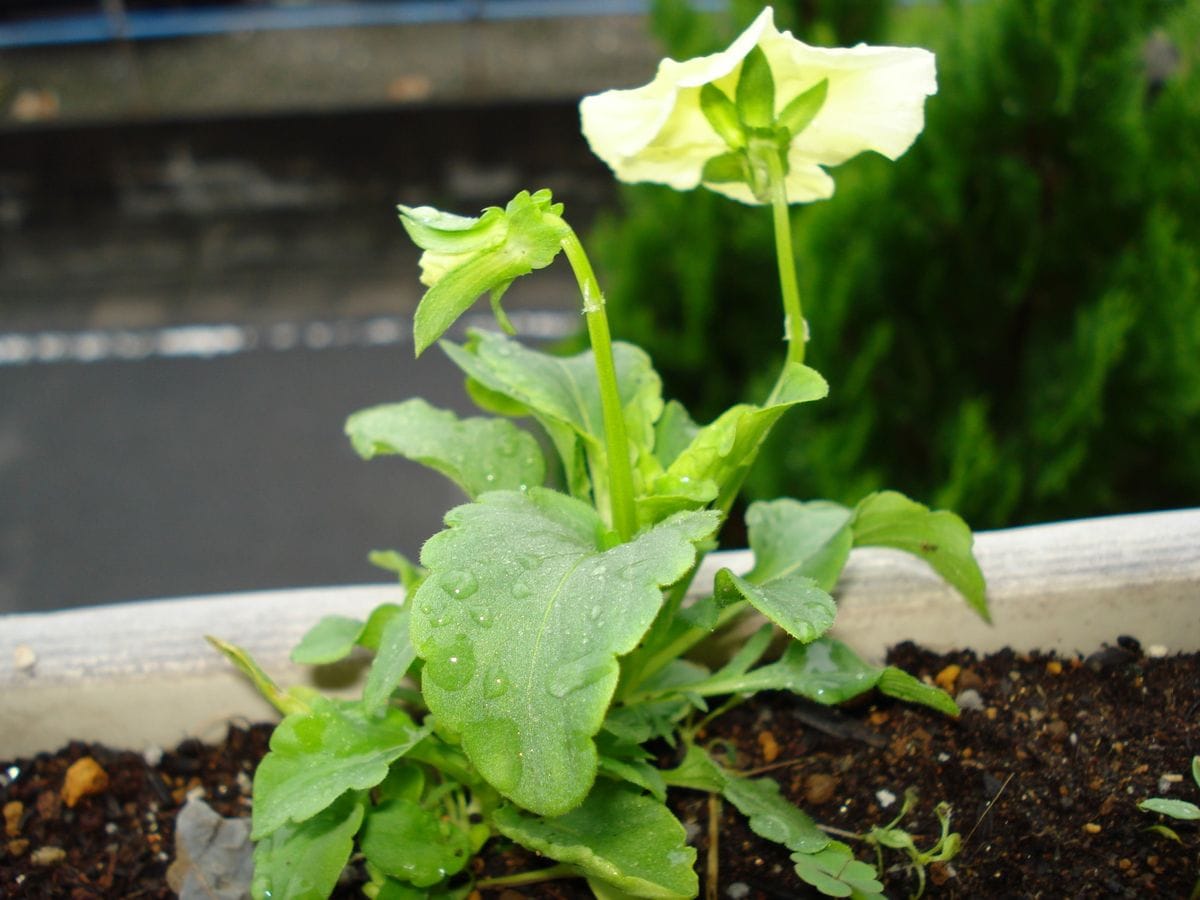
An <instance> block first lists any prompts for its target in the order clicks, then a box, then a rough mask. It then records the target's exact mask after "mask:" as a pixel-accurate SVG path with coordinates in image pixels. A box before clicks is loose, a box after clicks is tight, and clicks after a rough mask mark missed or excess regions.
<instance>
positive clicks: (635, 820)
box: [494, 781, 699, 898]
mask: <svg viewBox="0 0 1200 900" xmlns="http://www.w3.org/2000/svg"><path fill="white" fill-rule="evenodd" d="M494 820H495V824H496V828H497V829H498V830H499V831H500V832H501V833H502V834H503V835H505V836H506V837H508V838H511V839H512V840H514V841H516V842H517V843H519V844H521V845H523V846H525V847H528V848H529V849H531V850H535V851H537V852H538V853H541V854H542V855H544V856H548V857H550V858H551V859H556V860H558V861H559V862H563V863H568V864H570V865H573V866H576V867H578V868H579V869H580V870H581V871H583V872H584V873H585V874H586V875H587V876H588V877H589V878H594V879H598V880H600V881H603V882H605V883H606V884H609V885H612V886H613V887H614V888H616V889H617V890H620V891H625V892H628V893H630V894H633V895H634V896H637V897H660V898H688V897H694V896H696V892H697V890H698V889H699V884H698V880H697V878H696V873H695V871H694V869H693V866H694V865H695V861H696V851H695V850H694V849H693V848H691V847H689V846H687V843H686V842H687V834H686V832H685V831H684V830H683V826H682V825H680V824H679V821H678V820H677V819H676V818H675V816H673V815H672V814H671V811H670V810H669V809H667V807H666V806H664V805H663V804H662V803H660V802H658V801H656V800H654V799H652V798H650V797H647V796H645V795H643V794H640V793H638V792H637V791H636V790H634V789H632V788H629V787H627V786H625V785H619V784H614V783H612V782H607V781H599V782H597V783H596V787H595V788H594V789H593V790H592V792H591V793H590V794H588V796H587V798H586V800H585V801H584V802H583V804H582V805H581V806H579V807H577V808H576V809H574V810H572V811H571V812H569V813H566V814H565V815H562V816H558V817H556V818H537V817H534V816H530V815H528V814H526V813H523V812H521V811H520V810H518V809H517V808H515V807H513V806H502V807H500V808H499V809H498V810H496V813H495V819H494Z"/></svg>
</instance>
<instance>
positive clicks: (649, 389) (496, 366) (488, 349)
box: [442, 332, 663, 508]
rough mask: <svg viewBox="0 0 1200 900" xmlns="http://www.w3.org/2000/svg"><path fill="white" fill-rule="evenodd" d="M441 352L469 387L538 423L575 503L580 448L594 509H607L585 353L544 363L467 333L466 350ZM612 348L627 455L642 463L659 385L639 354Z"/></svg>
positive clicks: (499, 339) (596, 394)
mask: <svg viewBox="0 0 1200 900" xmlns="http://www.w3.org/2000/svg"><path fill="white" fill-rule="evenodd" d="M442 349H443V350H445V351H446V355H447V356H449V357H450V359H451V360H452V361H453V362H454V363H455V365H457V366H458V367H459V368H460V369H462V370H463V371H464V372H465V373H466V374H467V375H468V376H470V378H471V379H472V380H474V381H475V382H477V383H478V384H479V385H481V386H482V387H483V388H485V389H486V390H487V391H489V392H491V393H492V394H494V395H500V396H502V397H506V398H508V400H509V401H510V402H512V403H515V404H517V405H518V406H517V408H518V409H521V410H523V411H526V412H527V414H529V415H532V416H533V417H534V418H535V419H537V421H538V423H539V424H540V425H541V426H542V427H543V428H545V429H546V432H547V434H549V435H550V439H551V440H552V441H553V443H554V446H555V449H556V450H557V451H558V453H559V456H560V457H561V459H562V462H563V466H564V467H565V469H566V471H567V475H568V482H569V483H570V485H571V492H572V494H573V495H575V496H580V493H579V490H578V489H579V486H580V480H581V478H582V477H586V473H585V472H583V471H581V469H580V463H581V458H580V457H581V452H580V451H581V449H582V451H583V454H585V455H586V459H587V463H588V467H589V469H590V473H591V477H592V481H593V488H594V489H595V491H596V494H597V506H599V508H606V506H607V504H606V503H604V502H602V501H603V500H604V499H605V498H606V497H607V465H606V462H605V460H606V456H605V444H604V417H603V413H602V410H601V402H600V387H599V383H598V382H597V379H596V364H595V358H594V357H593V355H592V353H591V351H590V350H589V351H585V352H583V353H580V354H577V355H575V356H567V357H562V356H551V355H550V354H548V353H540V352H538V351H536V350H531V349H529V348H527V347H523V346H522V345H521V344H519V343H517V342H516V341H512V340H509V339H508V338H506V337H504V336H503V335H500V334H493V333H487V332H473V333H472V335H471V340H470V341H469V342H468V343H467V344H466V345H465V346H458V345H455V344H452V343H450V342H448V341H444V342H443V343H442ZM612 349H613V362H614V365H615V367H616V371H617V387H618V391H619V393H620V395H621V405H622V408H623V410H624V413H625V424H626V430H627V433H628V437H629V442H630V445H631V448H632V450H633V452H634V454H635V455H641V454H645V455H647V456H649V455H650V454H651V453H652V448H653V446H654V437H655V433H654V424H655V422H656V421H657V420H658V417H659V416H660V415H661V414H662V410H663V402H662V382H661V380H660V379H659V377H658V374H657V373H656V372H655V371H654V368H653V366H652V365H651V363H650V357H649V356H647V355H646V353H645V352H644V351H642V350H641V349H639V348H637V347H634V346H633V345H632V344H625V343H621V342H620V341H618V342H615V343H614V344H613V347H612ZM580 444H582V448H581V447H580Z"/></svg>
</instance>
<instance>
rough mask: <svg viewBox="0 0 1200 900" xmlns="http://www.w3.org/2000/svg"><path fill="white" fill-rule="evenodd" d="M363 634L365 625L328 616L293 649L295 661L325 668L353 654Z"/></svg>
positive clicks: (356, 621) (348, 619) (339, 617)
mask: <svg viewBox="0 0 1200 900" xmlns="http://www.w3.org/2000/svg"><path fill="white" fill-rule="evenodd" d="M362 632H363V623H362V622H360V621H359V620H358V619H351V618H348V617H346V616H325V617H324V618H323V619H321V621H319V622H318V623H317V624H316V625H314V626H313V627H312V628H310V629H309V630H308V631H307V632H305V634H304V637H302V638H300V643H298V644H297V645H296V646H295V648H293V650H292V662H294V663H298V664H299V665H302V666H323V665H327V664H328V663H332V662H337V661H338V660H339V659H343V658H345V657H346V656H349V655H350V651H351V650H353V649H354V647H355V646H356V645H357V643H358V637H359V635H360V634H362Z"/></svg>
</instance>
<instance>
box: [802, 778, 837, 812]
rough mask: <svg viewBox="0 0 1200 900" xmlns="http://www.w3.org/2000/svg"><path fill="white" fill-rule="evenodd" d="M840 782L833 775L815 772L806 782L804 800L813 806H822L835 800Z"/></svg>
mask: <svg viewBox="0 0 1200 900" xmlns="http://www.w3.org/2000/svg"><path fill="white" fill-rule="evenodd" d="M837 785H838V781H837V779H836V778H834V777H833V776H832V775H826V774H824V773H822V772H815V773H813V774H812V775H809V776H808V778H806V779H805V780H804V799H805V800H807V801H808V802H809V803H811V804H812V805H813V806H821V805H822V804H824V803H828V802H829V801H830V800H832V799H833V795H834V792H835V791H836V790H837Z"/></svg>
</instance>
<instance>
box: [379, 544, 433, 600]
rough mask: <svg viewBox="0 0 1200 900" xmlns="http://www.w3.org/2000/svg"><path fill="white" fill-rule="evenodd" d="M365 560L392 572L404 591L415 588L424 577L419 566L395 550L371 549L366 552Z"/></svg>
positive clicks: (410, 590) (407, 591)
mask: <svg viewBox="0 0 1200 900" xmlns="http://www.w3.org/2000/svg"><path fill="white" fill-rule="evenodd" d="M367 561H368V562H369V563H370V564H371V565H373V566H376V567H378V568H380V569H383V570H384V571H385V572H394V573H395V574H396V575H397V576H398V577H399V579H400V584H401V585H403V586H404V590H405V592H406V593H409V592H412V591H413V590H415V589H416V588H417V586H418V585H420V583H421V580H422V579H424V577H425V571H424V570H423V569H422V568H421V567H420V566H415V565H413V564H412V562H411V561H410V560H409V559H408V557H407V556H405V555H404V554H403V553H399V552H397V551H395V550H372V551H371V552H370V553H369V554H367Z"/></svg>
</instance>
